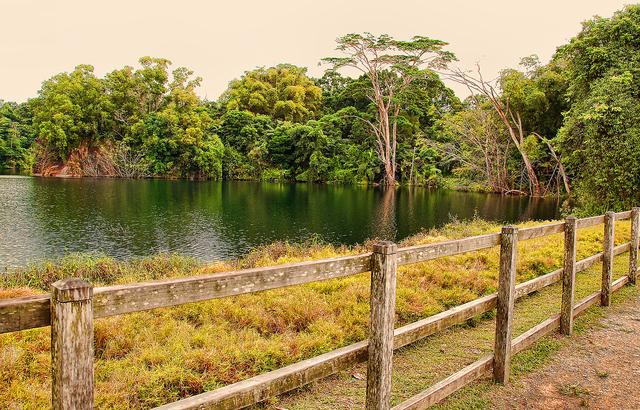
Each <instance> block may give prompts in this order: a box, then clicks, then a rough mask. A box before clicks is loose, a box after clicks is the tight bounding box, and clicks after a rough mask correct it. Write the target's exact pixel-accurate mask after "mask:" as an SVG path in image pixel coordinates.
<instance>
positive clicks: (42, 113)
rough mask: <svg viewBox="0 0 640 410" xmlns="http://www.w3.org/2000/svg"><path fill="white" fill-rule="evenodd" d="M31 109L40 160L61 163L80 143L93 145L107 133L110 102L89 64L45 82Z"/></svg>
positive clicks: (105, 136) (106, 135)
mask: <svg viewBox="0 0 640 410" xmlns="http://www.w3.org/2000/svg"><path fill="white" fill-rule="evenodd" d="M31 108H32V110H33V127H34V129H35V132H36V134H37V140H38V142H39V144H40V149H39V150H38V155H39V158H40V160H44V161H47V160H48V159H47V158H45V157H47V156H49V155H51V156H52V157H53V160H61V161H65V160H66V159H67V157H68V155H69V154H70V153H71V152H72V151H73V150H75V149H76V148H78V147H80V145H81V144H83V143H84V144H87V145H95V144H97V143H99V142H100V141H102V140H104V139H106V138H107V137H108V136H109V133H110V130H111V127H110V125H111V118H112V116H111V103H110V101H109V98H108V97H107V94H106V92H105V87H104V83H103V82H102V81H101V80H100V79H99V78H97V77H96V76H95V75H94V74H93V67H92V66H90V65H79V66H77V67H76V68H75V70H74V71H72V72H71V73H61V74H58V75H56V76H54V77H52V78H51V79H49V80H47V81H45V82H44V83H43V84H42V88H41V89H40V91H39V93H38V97H37V98H35V99H33V100H31Z"/></svg>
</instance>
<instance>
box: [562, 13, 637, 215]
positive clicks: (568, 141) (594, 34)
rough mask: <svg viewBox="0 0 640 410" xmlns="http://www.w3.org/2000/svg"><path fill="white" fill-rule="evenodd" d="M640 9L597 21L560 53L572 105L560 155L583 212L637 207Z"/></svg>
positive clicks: (563, 129)
mask: <svg viewBox="0 0 640 410" xmlns="http://www.w3.org/2000/svg"><path fill="white" fill-rule="evenodd" d="M639 56H640V6H639V5H632V6H627V7H625V8H624V9H623V10H621V11H619V12H617V13H616V14H615V15H614V16H613V17H611V18H602V17H594V18H593V19H591V20H589V21H587V22H585V23H583V29H582V31H581V32H580V33H579V34H578V35H577V36H576V37H574V38H572V39H571V41H570V42H569V43H568V44H567V45H565V46H562V47H560V48H559V49H558V52H557V54H556V56H555V57H554V60H555V61H562V62H563V64H564V65H565V67H566V77H567V81H568V93H567V96H568V98H569V102H570V103H571V108H570V109H569V110H568V112H567V113H566V114H565V122H564V125H563V127H562V129H561V130H560V132H559V145H560V151H561V153H562V155H563V161H564V162H565V165H567V170H568V172H569V173H570V174H572V175H573V177H574V180H575V181H576V183H575V184H574V192H575V193H576V200H577V202H576V205H578V207H580V208H582V209H583V210H585V211H587V212H601V211H606V210H616V209H623V208H626V207H630V206H636V205H637V204H638V203H640V193H639V191H638V186H640V122H639V121H638V118H640V58H639Z"/></svg>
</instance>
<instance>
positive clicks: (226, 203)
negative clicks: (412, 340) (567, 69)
mask: <svg viewBox="0 0 640 410" xmlns="http://www.w3.org/2000/svg"><path fill="white" fill-rule="evenodd" d="M0 206H1V207H2V212H0V266H8V265H23V264H25V263H27V262H29V261H34V260H37V259H42V258H49V257H52V256H59V255H63V254H65V253H68V252H72V251H91V250H97V251H102V252H105V253H107V254H110V255H113V256H116V257H130V256H142V255H149V254H152V253H155V252H160V251H172V252H173V251H175V252H180V253H184V254H188V255H193V256H196V257H199V258H201V259H203V260H212V259H226V258H233V257H237V256H239V255H241V254H243V253H245V252H247V251H248V250H249V249H251V248H252V247H254V246H256V245H260V244H264V243H269V242H273V241H275V240H281V239H288V240H290V241H302V240H304V239H307V238H309V237H310V236H312V235H318V236H320V237H321V238H323V239H324V240H326V241H330V242H334V243H347V244H351V243H356V242H362V241H364V240H366V239H368V238H381V239H400V238H404V237H406V236H408V235H411V234H413V233H415V232H418V231H419V230H421V229H422V228H429V227H436V226H440V225H442V224H444V223H446V222H448V221H449V220H451V218H453V217H456V218H463V219H464V218H471V217H473V216H474V214H477V215H478V216H480V217H483V218H487V219H491V220H497V221H503V222H515V221H519V220H525V219H551V218H556V217H558V212H557V208H558V204H557V201H555V200H542V199H535V200H533V199H532V200H529V199H527V198H513V197H502V196H497V195H487V194H476V193H463V192H453V191H440V190H435V191H434V190H428V189H422V188H400V189H398V190H393V189H377V188H367V187H357V186H331V185H329V186H327V185H315V184H274V183H253V182H189V181H165V180H140V181H138V180H117V179H43V178H26V177H0Z"/></svg>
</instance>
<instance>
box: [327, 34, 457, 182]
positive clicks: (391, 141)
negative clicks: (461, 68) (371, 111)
mask: <svg viewBox="0 0 640 410" xmlns="http://www.w3.org/2000/svg"><path fill="white" fill-rule="evenodd" d="M337 43H338V46H337V47H336V49H337V50H338V51H340V52H342V54H343V56H342V57H328V58H324V59H323V61H324V62H326V63H328V64H330V65H331V66H332V68H331V70H339V69H342V68H353V69H355V70H357V71H359V72H361V73H362V74H364V75H366V77H367V78H368V79H369V81H370V84H371V88H370V89H369V90H368V93H367V97H368V98H369V99H370V100H371V101H372V102H373V103H374V104H375V107H376V111H377V112H376V119H375V121H373V122H369V124H370V127H371V130H372V131H373V133H374V135H375V138H376V152H377V154H378V158H379V159H380V161H381V162H382V164H383V166H384V183H385V185H395V183H396V153H397V147H398V140H397V135H398V123H399V118H400V112H401V110H402V107H403V103H404V102H406V101H405V100H404V98H403V97H404V96H405V95H404V94H405V92H406V91H407V89H408V88H409V87H410V86H411V84H412V83H413V82H414V81H416V80H418V79H421V78H424V77H426V76H428V75H429V73H430V70H431V69H442V68H444V67H446V65H447V64H448V63H449V62H451V61H453V60H455V56H454V54H453V53H451V52H449V51H445V50H444V47H445V46H446V45H447V43H445V42H444V41H441V40H435V39H431V38H428V37H422V36H415V37H413V38H412V39H411V40H408V41H403V40H396V39H394V38H392V37H390V36H388V35H386V34H383V35H380V36H378V37H376V36H374V35H373V34H371V33H364V34H348V35H346V36H343V37H340V38H338V39H337Z"/></svg>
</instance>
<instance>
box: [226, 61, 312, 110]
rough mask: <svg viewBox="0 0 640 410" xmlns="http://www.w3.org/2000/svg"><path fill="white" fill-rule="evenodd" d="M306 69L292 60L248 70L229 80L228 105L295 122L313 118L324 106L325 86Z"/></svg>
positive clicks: (228, 106)
mask: <svg viewBox="0 0 640 410" xmlns="http://www.w3.org/2000/svg"><path fill="white" fill-rule="evenodd" d="M306 71H307V70H306V68H302V67H296V66H294V65H291V64H279V65H277V66H275V67H271V68H264V67H263V68H259V69H257V70H253V71H247V72H246V73H245V74H244V75H243V76H242V78H241V79H239V80H235V81H232V82H231V83H230V84H229V89H228V90H227V92H226V93H225V96H224V99H226V100H227V109H228V110H242V111H249V112H252V113H254V114H264V115H269V116H271V117H272V118H274V119H278V120H286V121H294V122H303V121H305V120H308V119H311V118H313V117H315V115H316V113H318V112H319V111H320V109H321V102H322V90H321V89H320V87H318V86H316V85H315V84H314V82H313V81H312V80H311V79H310V78H309V77H307V75H306Z"/></svg>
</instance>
